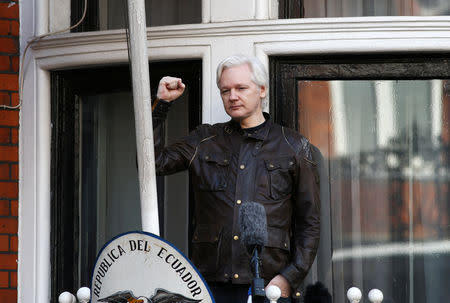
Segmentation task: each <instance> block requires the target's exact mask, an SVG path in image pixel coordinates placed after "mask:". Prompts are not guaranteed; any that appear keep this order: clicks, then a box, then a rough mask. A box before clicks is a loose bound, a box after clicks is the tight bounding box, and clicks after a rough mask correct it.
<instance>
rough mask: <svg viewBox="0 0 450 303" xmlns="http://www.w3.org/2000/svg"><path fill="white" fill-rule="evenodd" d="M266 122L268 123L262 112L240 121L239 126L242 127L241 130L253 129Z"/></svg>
mask: <svg viewBox="0 0 450 303" xmlns="http://www.w3.org/2000/svg"><path fill="white" fill-rule="evenodd" d="M264 121H266V119H265V118H264V115H263V113H262V112H260V113H259V114H258V115H255V116H251V117H248V118H246V119H242V120H240V121H239V124H240V125H241V128H252V127H256V126H258V125H260V124H263V123H264Z"/></svg>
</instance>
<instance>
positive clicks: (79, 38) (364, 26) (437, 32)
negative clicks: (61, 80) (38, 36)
mask: <svg viewBox="0 0 450 303" xmlns="http://www.w3.org/2000/svg"><path fill="white" fill-rule="evenodd" d="M364 33H366V34H367V38H370V37H373V36H374V34H377V33H378V34H390V35H391V37H401V36H404V35H407V36H411V35H412V34H413V35H415V36H416V37H424V38H433V37H434V38H450V17H448V16H445V17H358V18H318V19H282V20H265V21H236V22H223V23H209V24H187V25H172V26H162V27H149V28H148V29H147V35H148V40H149V43H150V45H151V44H152V43H157V44H159V42H161V41H160V40H163V41H164V42H170V41H171V40H172V41H173V40H175V39H183V40H184V41H186V44H187V45H189V44H191V43H192V42H189V41H194V42H195V41H196V40H198V39H207V38H214V37H232V36H242V35H245V36H249V37H251V36H260V35H262V36H265V37H271V39H274V38H275V36H280V35H282V36H283V37H285V38H289V37H286V35H288V36H297V37H298V36H299V35H310V34H327V36H325V37H323V39H330V38H331V39H332V38H333V37H334V36H340V35H343V34H344V35H347V36H349V35H353V34H358V35H359V36H361V35H364ZM281 38H282V37H280V39H281ZM291 38H292V37H291ZM125 42H126V38H125V30H110V31H98V32H86V33H68V34H62V35H58V36H55V37H49V38H46V39H45V40H43V41H41V42H39V43H38V44H36V45H35V46H34V47H33V49H35V50H49V49H52V48H61V49H62V48H73V47H81V46H84V45H90V46H93V45H106V44H107V45H114V44H117V43H119V44H120V43H125Z"/></svg>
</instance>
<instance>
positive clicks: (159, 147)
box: [152, 99, 203, 175]
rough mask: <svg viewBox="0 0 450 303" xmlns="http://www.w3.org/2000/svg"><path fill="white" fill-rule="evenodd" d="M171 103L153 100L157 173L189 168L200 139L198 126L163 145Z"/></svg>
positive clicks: (164, 173) (200, 131) (167, 173)
mask: <svg viewBox="0 0 450 303" xmlns="http://www.w3.org/2000/svg"><path fill="white" fill-rule="evenodd" d="M170 105H171V103H170V102H167V101H164V100H158V99H156V100H155V103H154V105H153V107H152V117H153V141H154V146H155V168H156V174H157V175H169V174H173V173H176V172H179V171H182V170H185V169H188V168H189V165H190V162H191V161H192V160H193V158H194V156H195V150H196V147H197V145H198V143H199V142H200V141H201V133H202V129H203V127H201V126H200V127H198V128H197V129H196V130H194V131H192V132H191V133H190V134H189V135H188V136H186V137H184V138H181V139H179V140H177V141H176V142H175V143H173V144H171V145H169V146H164V138H163V135H164V125H165V120H166V117H167V113H168V112H169V108H170Z"/></svg>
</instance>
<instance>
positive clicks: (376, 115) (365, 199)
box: [298, 80, 450, 303]
mask: <svg viewBox="0 0 450 303" xmlns="http://www.w3.org/2000/svg"><path fill="white" fill-rule="evenodd" d="M298 100H299V102H298V108H299V130H300V132H301V133H303V134H304V135H305V136H306V137H308V138H309V139H310V140H311V142H312V143H313V144H314V145H315V146H317V147H318V148H319V149H320V151H321V152H322V154H323V156H324V158H325V160H326V161H325V162H326V164H325V165H326V166H327V171H328V172H329V184H324V183H322V186H329V188H330V204H331V221H332V222H331V225H332V228H331V229H332V250H333V257H332V262H333V297H334V302H342V303H344V302H346V299H345V298H346V295H345V292H346V290H347V289H348V288H349V287H351V286H358V287H359V288H361V289H364V290H367V291H368V290H370V289H371V288H379V289H381V290H382V291H383V292H384V296H385V300H384V301H383V302H440V301H441V302H442V301H445V300H447V297H448V286H447V285H446V284H447V282H446V281H448V279H449V278H450V235H449V232H450V230H449V228H448V226H449V220H450V210H449V209H450V204H449V201H450V196H449V180H450V176H449V172H450V170H449V169H450V167H449V143H450V137H449V129H450V128H449V121H450V117H449V109H450V81H449V80H401V81H386V80H380V81H359V80H358V81H299V82H298Z"/></svg>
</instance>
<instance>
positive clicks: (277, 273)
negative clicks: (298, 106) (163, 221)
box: [153, 55, 320, 303]
mask: <svg viewBox="0 0 450 303" xmlns="http://www.w3.org/2000/svg"><path fill="white" fill-rule="evenodd" d="M217 86H218V88H219V90H220V95H221V97H222V101H223V106H224V108H225V111H226V113H227V114H228V115H229V116H230V117H231V119H230V121H228V122H226V123H218V124H214V125H209V124H203V125H200V126H199V127H197V129H196V130H194V131H193V132H191V133H190V134H189V135H188V136H187V137H185V138H182V139H180V140H179V141H177V142H176V143H174V144H171V145H170V146H167V147H164V146H162V143H161V138H160V136H159V133H160V132H159V131H158V129H159V128H160V127H161V124H162V122H163V121H164V119H165V117H166V114H167V112H168V110H169V107H170V104H171V102H172V101H174V100H175V99H177V98H178V97H179V96H180V95H181V94H182V93H183V91H184V88H185V85H184V84H183V82H182V80H181V79H179V78H174V77H164V78H162V79H161V81H160V83H159V86H158V92H157V98H156V100H155V102H156V104H155V105H154V111H153V117H154V128H155V130H156V131H155V158H156V159H155V161H156V171H157V174H159V175H166V174H171V173H175V172H178V171H180V170H185V169H188V170H189V172H190V176H191V180H192V185H193V191H194V198H195V214H194V222H195V223H194V225H195V226H194V228H195V229H194V235H193V240H192V255H191V259H192V261H193V262H194V264H195V265H196V266H197V267H198V269H199V270H200V272H201V273H202V275H203V276H204V277H205V279H206V280H207V282H208V284H209V285H210V287H211V289H212V291H213V294H214V297H215V300H216V302H218V303H221V302H227V303H229V302H246V299H247V290H248V287H249V285H250V283H251V281H252V277H253V276H252V271H251V268H250V256H249V255H248V253H247V251H246V249H245V247H244V246H243V244H242V243H241V241H240V231H239V223H238V216H239V207H240V206H241V204H242V203H243V202H249V201H251V202H256V203H259V204H261V205H263V206H264V209H265V212H266V215H267V232H268V241H267V244H266V245H265V247H264V249H263V251H262V253H261V256H260V257H261V259H262V267H261V276H262V278H264V280H265V285H266V286H268V285H276V286H278V287H279V288H280V289H281V297H282V298H280V300H279V302H292V301H291V299H297V298H299V297H300V295H301V292H300V284H301V282H302V281H303V279H304V277H305V276H306V274H307V272H308V270H309V268H310V266H311V265H312V263H313V261H314V258H315V255H316V251H317V247H318V243H319V233H320V201H319V177H318V172H317V167H316V163H315V162H314V159H313V157H312V152H311V145H310V143H309V142H308V140H307V139H306V138H305V137H303V136H302V135H300V134H298V133H297V132H295V131H293V130H290V129H287V128H284V127H282V126H280V125H278V124H275V123H274V122H273V121H272V118H271V117H270V115H269V114H267V113H264V112H263V102H265V101H266V100H267V99H268V88H269V84H268V76H267V72H266V70H265V67H264V66H263V64H262V63H261V62H260V61H259V60H258V59H256V58H254V57H248V56H242V55H236V56H231V57H229V58H226V59H225V60H223V61H222V62H221V63H220V64H219V66H218V68H217Z"/></svg>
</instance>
